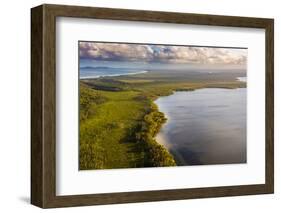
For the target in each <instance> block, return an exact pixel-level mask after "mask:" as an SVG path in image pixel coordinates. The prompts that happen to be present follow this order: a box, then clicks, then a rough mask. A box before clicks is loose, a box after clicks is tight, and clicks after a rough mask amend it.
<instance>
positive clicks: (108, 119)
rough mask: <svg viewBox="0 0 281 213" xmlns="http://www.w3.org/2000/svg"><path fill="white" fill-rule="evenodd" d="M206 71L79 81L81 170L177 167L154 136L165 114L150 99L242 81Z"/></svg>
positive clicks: (231, 84) (230, 84)
mask: <svg viewBox="0 0 281 213" xmlns="http://www.w3.org/2000/svg"><path fill="white" fill-rule="evenodd" d="M175 76H178V77H177V78H176V77H175ZM204 76H205V78H204V77H202V76H199V77H198V76H195V77H194V76H189V75H184V76H183V75H181V74H178V75H175V74H173V75H172V77H171V75H169V74H168V73H164V74H163V73H158V75H157V73H156V72H153V73H150V72H148V73H145V74H139V75H131V76H119V77H104V78H98V79H88V80H80V140H79V144H80V147H79V165H80V169H81V170H87V169H112V168H135V167H155V166H175V165H176V162H175V160H174V158H173V156H172V155H171V154H170V153H169V151H168V150H167V149H166V148H165V147H164V146H163V145H161V144H159V143H157V141H156V140H155V136H156V134H157V133H158V132H159V130H160V128H161V126H162V124H163V123H164V122H165V121H166V118H165V116H164V114H163V113H161V112H159V111H158V108H157V106H156V105H155V104H154V103H153V101H154V100H155V99H156V98H157V97H159V96H165V95H170V94H172V92H173V91H192V90H194V89H198V88H204V87H210V88H212V87H217V88H238V87H245V86H246V84H245V83H243V82H239V81H236V80H235V78H236V76H233V75H227V74H220V75H219V76H215V77H213V76H211V77H210V76H209V75H204ZM238 76H239V75H238Z"/></svg>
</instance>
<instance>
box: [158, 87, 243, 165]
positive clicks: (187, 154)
mask: <svg viewBox="0 0 281 213" xmlns="http://www.w3.org/2000/svg"><path fill="white" fill-rule="evenodd" d="M155 102H156V104H157V105H158V107H159V110H160V111H161V112H163V113H164V114H165V116H166V117H167V118H168V120H167V122H166V123H165V124H164V125H163V126H162V128H161V130H160V132H159V133H158V135H157V136H156V140H157V141H158V142H159V143H161V144H163V145H164V146H165V147H166V148H167V149H168V150H169V151H170V153H171V154H172V155H173V156H174V158H175V160H176V162H177V164H178V165H208V164H229V163H246V157H247V156H246V154H247V152H246V88H239V89H216V88H205V89H198V90H195V91H190V92H175V93H174V94H173V95H170V96H165V97H160V98H158V99H157V100H156V101H155Z"/></svg>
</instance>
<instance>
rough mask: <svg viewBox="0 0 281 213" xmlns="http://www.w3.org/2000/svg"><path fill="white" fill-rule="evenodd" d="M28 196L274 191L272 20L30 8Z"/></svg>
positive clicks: (109, 197)
mask: <svg viewBox="0 0 281 213" xmlns="http://www.w3.org/2000/svg"><path fill="white" fill-rule="evenodd" d="M31 26H32V29H31V45H32V46H31V78H32V79H31V83H32V85H31V87H32V90H31V95H32V98H31V112H32V118H31V121H32V122H31V123H32V130H31V138H32V140H31V203H32V204H34V205H36V206H39V207H42V208H52V207H66V206H80V205H98V204H114V203H129V202H146V201H161V200H177V199H190V198H206V197H218V196H237V195H252V194H266V193H273V191H274V161H273V159H274V153H273V141H274V139H273V131H274V125H273V124H274V111H273V109H274V98H273V97H274V85H273V83H274V78H273V76H274V73H273V72H274V71H273V70H274V48H273V46H274V43H273V28H274V24H273V19H265V18H249V17H233V16H215V15H199V14H186V13H170V12H156V11H139V10H125V9H110V8H92V7H77V6H65V5H41V6H38V7H35V8H32V9H31Z"/></svg>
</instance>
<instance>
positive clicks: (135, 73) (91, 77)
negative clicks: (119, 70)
mask: <svg viewBox="0 0 281 213" xmlns="http://www.w3.org/2000/svg"><path fill="white" fill-rule="evenodd" d="M148 72H149V71H147V70H143V71H139V72H132V73H124V74H111V75H97V76H85V77H79V80H91V79H98V78H106V77H119V76H129V75H138V74H144V73H148Z"/></svg>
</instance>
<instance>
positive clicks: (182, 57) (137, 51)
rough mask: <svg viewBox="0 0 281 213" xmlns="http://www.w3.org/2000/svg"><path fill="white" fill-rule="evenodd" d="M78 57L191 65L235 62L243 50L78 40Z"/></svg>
mask: <svg viewBox="0 0 281 213" xmlns="http://www.w3.org/2000/svg"><path fill="white" fill-rule="evenodd" d="M79 52H80V57H81V58H88V59H93V60H104V61H143V62H162V63H191V64H239V65H244V64H246V61H247V49H233V48H232V49H231V48H216V47H194V46H170V45H142V44H121V43H96V42H80V43H79Z"/></svg>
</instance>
